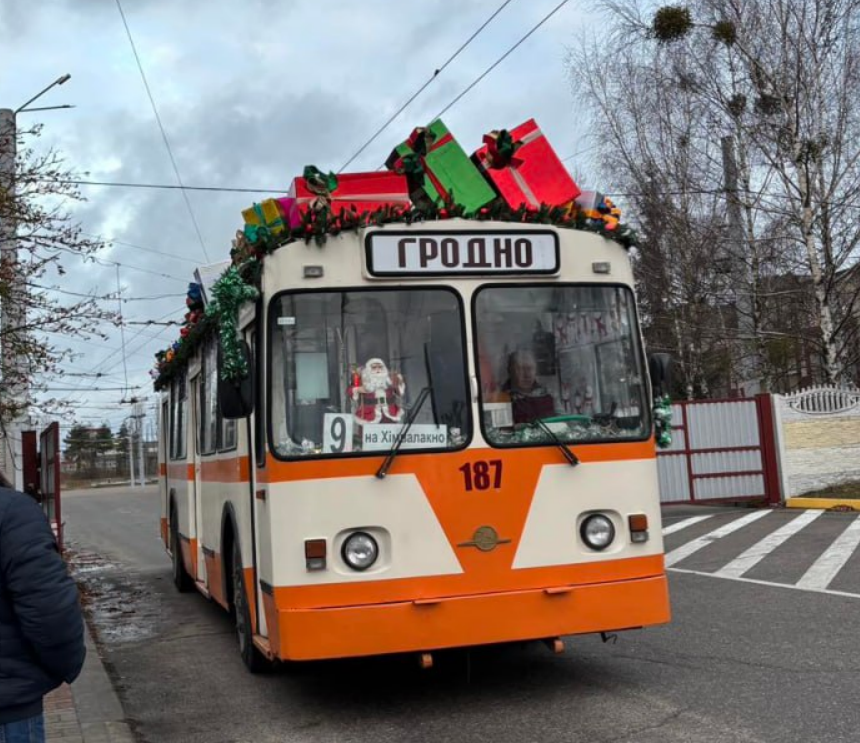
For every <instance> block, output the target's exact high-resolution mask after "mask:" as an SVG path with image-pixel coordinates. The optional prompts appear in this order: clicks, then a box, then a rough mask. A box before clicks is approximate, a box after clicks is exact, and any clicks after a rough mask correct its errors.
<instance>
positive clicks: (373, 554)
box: [341, 531, 379, 570]
mask: <svg viewBox="0 0 860 743" xmlns="http://www.w3.org/2000/svg"><path fill="white" fill-rule="evenodd" d="M341 554H342V555H343V561H344V562H345V563H346V564H347V565H349V566H350V567H351V568H352V569H353V570H367V569H368V568H369V567H370V566H371V565H373V563H375V562H376V558H377V557H379V545H378V544H377V543H376V540H375V539H374V538H373V537H372V536H370V534H368V533H367V532H364V531H357V532H355V533H354V534H350V535H349V536H348V537H347V538H346V540H345V541H344V543H343V548H342V549H341Z"/></svg>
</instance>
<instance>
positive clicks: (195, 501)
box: [188, 374, 206, 585]
mask: <svg viewBox="0 0 860 743" xmlns="http://www.w3.org/2000/svg"><path fill="white" fill-rule="evenodd" d="M202 379H203V375H202V374H198V375H197V376H196V377H194V378H193V379H192V380H191V383H190V389H189V392H188V397H189V401H188V402H189V405H188V408H189V415H188V429H189V431H188V433H189V436H188V464H189V465H190V469H192V470H193V472H194V479H193V481H191V482H189V483H188V487H189V488H191V493H190V494H189V495H190V498H189V499H188V501H189V504H190V508H191V513H190V514H189V516H190V518H189V521H190V523H191V524H193V525H194V539H193V541H192V542H191V544H192V547H193V549H194V552H193V557H192V558H191V559H192V562H193V565H192V569H193V573H192V575H193V576H194V579H195V580H197V581H198V582H199V583H203V584H204V585H205V584H206V560H205V559H204V557H203V506H202V503H201V502H200V498H201V495H202V493H203V481H202V463H201V461H200V384H201V380H202Z"/></svg>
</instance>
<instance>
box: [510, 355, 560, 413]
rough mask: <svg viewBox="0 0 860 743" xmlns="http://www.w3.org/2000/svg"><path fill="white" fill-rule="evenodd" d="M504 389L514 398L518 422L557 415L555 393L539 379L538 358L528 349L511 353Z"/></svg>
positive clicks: (514, 408) (514, 411)
mask: <svg viewBox="0 0 860 743" xmlns="http://www.w3.org/2000/svg"><path fill="white" fill-rule="evenodd" d="M502 391H503V392H507V393H508V394H509V395H510V397H511V407H512V409H513V418H514V424H515V425H516V424H517V423H531V422H532V421H534V420H535V419H536V418H548V417H550V416H553V415H555V414H556V406H555V401H554V400H553V397H552V393H551V392H550V391H549V390H548V389H547V388H546V387H544V386H543V385H542V384H540V382H538V381H537V361H536V360H535V356H534V353H532V351H530V350H528V349H521V350H518V351H514V352H513V353H512V354H510V355H509V356H508V381H507V382H505V384H504V385H503V386H502Z"/></svg>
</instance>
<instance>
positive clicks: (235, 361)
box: [206, 266, 258, 381]
mask: <svg viewBox="0 0 860 743" xmlns="http://www.w3.org/2000/svg"><path fill="white" fill-rule="evenodd" d="M211 294H212V301H211V302H210V303H209V306H208V307H206V316H207V317H211V318H214V319H216V321H217V323H218V329H219V331H220V333H221V379H224V380H226V381H230V380H238V379H244V378H245V377H246V376H247V375H248V364H247V362H246V361H245V356H244V355H243V354H242V346H241V344H240V343H239V328H238V325H239V307H241V306H242V304H244V303H245V302H247V301H248V300H251V299H256V298H257V296H258V292H257V289H256V288H255V287H254V286H252V285H251V284H248V283H247V282H246V281H245V279H243V278H242V276H241V274H240V273H239V269H238V268H237V267H236V266H230V268H228V269H227V270H226V271H225V272H224V274H223V276H221V278H220V279H218V281H216V282H215V283H214V284H213V286H212V290H211Z"/></svg>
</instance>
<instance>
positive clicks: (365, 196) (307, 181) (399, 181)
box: [281, 166, 411, 226]
mask: <svg viewBox="0 0 860 743" xmlns="http://www.w3.org/2000/svg"><path fill="white" fill-rule="evenodd" d="M288 200H289V201H291V205H290V208H292V209H293V211H292V212H287V213H288V214H291V215H293V214H294V215H295V217H293V216H291V217H290V224H291V225H292V226H296V225H297V224H301V215H302V214H304V213H305V212H307V211H308V209H320V208H322V207H328V208H329V209H330V210H331V211H332V212H333V213H334V214H337V213H338V212H340V210H341V209H347V210H354V211H355V212H356V213H358V214H361V213H362V212H365V211H367V212H373V211H376V210H377V209H380V208H382V207H385V206H399V207H403V208H404V209H405V208H408V207H409V206H410V204H411V202H410V200H409V187H408V185H407V182H406V176H403V175H400V174H398V173H343V174H341V175H334V174H333V173H329V174H328V175H326V174H323V173H321V172H320V171H318V170H317V169H316V168H314V167H313V166H308V167H307V168H305V173H304V175H303V176H302V177H300V178H295V179H293V183H292V186H290V194H289V199H288ZM281 201H284V200H283V199H282V200H281ZM293 218H295V219H297V222H295V223H293V221H292V220H293Z"/></svg>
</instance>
